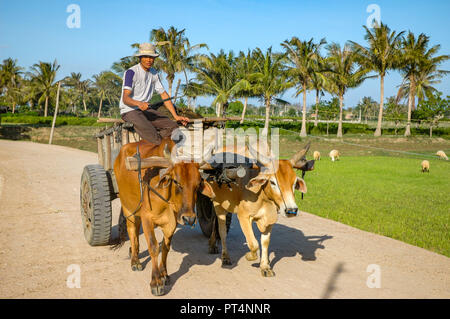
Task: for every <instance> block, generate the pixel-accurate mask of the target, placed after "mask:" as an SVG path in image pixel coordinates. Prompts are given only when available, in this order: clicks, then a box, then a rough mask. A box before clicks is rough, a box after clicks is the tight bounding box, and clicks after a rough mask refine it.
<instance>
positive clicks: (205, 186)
mask: <svg viewBox="0 0 450 319" xmlns="http://www.w3.org/2000/svg"><path fill="white" fill-rule="evenodd" d="M199 191H200V193H202V194H203V195H205V196H207V197H209V198H214V197H216V194H215V193H214V191H213V189H212V186H211V185H210V184H209V183H208V182H205V181H202V182H201V184H200V188H199Z"/></svg>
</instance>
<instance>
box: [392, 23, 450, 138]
mask: <svg viewBox="0 0 450 319" xmlns="http://www.w3.org/2000/svg"><path fill="white" fill-rule="evenodd" d="M429 42H430V38H429V37H428V36H426V35H425V34H423V33H421V34H419V36H418V37H417V38H416V37H415V36H414V33H412V32H411V31H409V32H408V35H407V36H406V37H405V38H403V40H402V42H401V48H400V54H399V57H400V58H399V59H400V60H399V68H400V72H401V73H402V75H403V79H404V82H405V81H409V97H408V122H407V124H406V130H405V136H411V112H412V107H413V102H414V100H415V93H416V84H417V80H418V78H419V77H420V73H421V70H426V69H430V70H431V69H434V72H441V70H437V66H438V65H439V64H441V63H442V62H444V61H446V60H448V59H449V58H450V56H449V55H441V56H435V54H436V53H437V51H439V49H440V47H441V46H440V45H435V46H432V47H431V48H429V49H428V45H429ZM444 72H446V71H444Z"/></svg>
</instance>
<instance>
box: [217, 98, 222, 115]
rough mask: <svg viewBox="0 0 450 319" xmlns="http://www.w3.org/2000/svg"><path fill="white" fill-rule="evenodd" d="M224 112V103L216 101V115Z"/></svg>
mask: <svg viewBox="0 0 450 319" xmlns="http://www.w3.org/2000/svg"><path fill="white" fill-rule="evenodd" d="M221 114H222V103H220V102H217V103H216V116H217V117H220V116H221Z"/></svg>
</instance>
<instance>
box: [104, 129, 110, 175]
mask: <svg viewBox="0 0 450 319" xmlns="http://www.w3.org/2000/svg"><path fill="white" fill-rule="evenodd" d="M104 139H105V149H106V151H105V165H104V166H103V167H104V168H105V171H109V170H110V169H111V168H112V167H111V135H105V137H104Z"/></svg>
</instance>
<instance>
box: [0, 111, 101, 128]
mask: <svg viewBox="0 0 450 319" xmlns="http://www.w3.org/2000/svg"><path fill="white" fill-rule="evenodd" d="M29 113H31V114H33V112H29ZM1 122H2V123H20V124H31V125H39V126H51V125H52V122H53V117H52V116H47V117H43V116H37V115H34V114H33V115H24V114H11V113H6V114H2V115H1ZM55 125H58V126H60V125H80V126H102V125H104V123H103V124H102V123H97V118H96V117H75V116H58V117H57V118H56V123H55Z"/></svg>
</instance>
